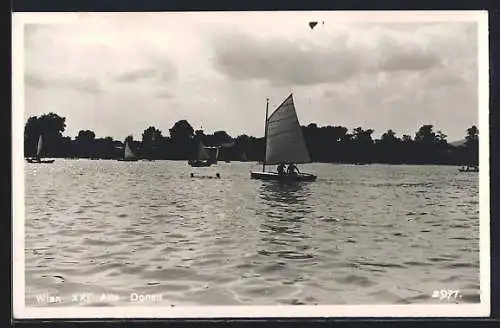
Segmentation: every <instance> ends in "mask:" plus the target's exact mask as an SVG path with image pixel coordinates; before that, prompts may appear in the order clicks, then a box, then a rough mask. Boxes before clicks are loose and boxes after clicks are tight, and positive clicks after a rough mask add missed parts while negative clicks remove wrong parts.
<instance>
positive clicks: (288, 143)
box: [250, 94, 316, 181]
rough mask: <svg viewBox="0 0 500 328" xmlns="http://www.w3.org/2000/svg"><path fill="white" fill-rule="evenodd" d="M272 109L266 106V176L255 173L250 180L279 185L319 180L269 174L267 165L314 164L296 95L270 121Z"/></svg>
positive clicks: (312, 177) (252, 173)
mask: <svg viewBox="0 0 500 328" xmlns="http://www.w3.org/2000/svg"><path fill="white" fill-rule="evenodd" d="M268 108H269V100H268V101H267V104H266V121H265V122H266V123H265V132H264V134H265V140H266V147H265V156H264V158H265V160H264V162H263V163H262V172H258V171H257V172H251V174H250V177H251V178H252V179H260V180H278V181H314V180H316V176H315V175H313V174H309V173H301V172H296V173H292V174H288V173H287V174H284V173H282V174H280V173H278V172H266V171H265V167H266V164H267V165H277V164H280V163H284V164H302V163H310V162H311V158H310V157H309V152H308V151H307V147H306V144H305V141H304V136H303V134H302V130H301V128H300V124H299V120H298V118H297V113H296V111H295V106H294V104H293V95H292V94H290V95H289V96H288V98H286V99H285V101H284V102H283V103H282V104H281V105H280V106H278V108H276V110H275V111H274V112H273V113H272V114H271V115H270V116H269V117H268V116H267V113H268Z"/></svg>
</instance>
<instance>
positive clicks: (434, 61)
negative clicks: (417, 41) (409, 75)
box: [378, 46, 441, 72]
mask: <svg viewBox="0 0 500 328" xmlns="http://www.w3.org/2000/svg"><path fill="white" fill-rule="evenodd" d="M391 48H392V49H391ZM391 48H385V51H384V52H386V53H388V54H387V56H382V57H381V59H380V60H379V62H378V68H379V69H380V70H382V71H389V72H390V71H423V70H429V69H432V68H435V67H438V66H440V65H441V58H439V56H438V55H437V54H435V53H432V52H430V51H429V50H422V49H419V48H417V47H413V48H409V47H398V46H393V47H391ZM391 52H392V53H391Z"/></svg>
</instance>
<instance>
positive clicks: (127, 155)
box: [124, 141, 135, 159]
mask: <svg viewBox="0 0 500 328" xmlns="http://www.w3.org/2000/svg"><path fill="white" fill-rule="evenodd" d="M124 157H125V158H127V159H129V158H135V154H134V152H133V151H132V149H131V148H130V145H129V144H128V141H127V142H125V155H124Z"/></svg>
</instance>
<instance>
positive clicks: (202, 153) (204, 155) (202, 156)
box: [198, 142, 210, 161]
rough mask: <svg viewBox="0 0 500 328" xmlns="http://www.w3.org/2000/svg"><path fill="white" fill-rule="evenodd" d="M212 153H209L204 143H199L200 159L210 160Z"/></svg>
mask: <svg viewBox="0 0 500 328" xmlns="http://www.w3.org/2000/svg"><path fill="white" fill-rule="evenodd" d="M209 159H210V155H209V154H208V152H207V150H206V149H205V146H204V145H203V143H201V142H200V143H199V144H198V160H200V161H204V160H209Z"/></svg>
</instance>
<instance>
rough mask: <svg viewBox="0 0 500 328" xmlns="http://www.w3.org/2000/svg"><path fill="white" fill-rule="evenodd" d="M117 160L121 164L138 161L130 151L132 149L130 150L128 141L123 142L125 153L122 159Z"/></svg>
mask: <svg viewBox="0 0 500 328" xmlns="http://www.w3.org/2000/svg"><path fill="white" fill-rule="evenodd" d="M118 160H119V161H123V162H135V161H138V160H139V159H138V158H137V156H135V154H134V152H133V151H132V148H130V145H129V140H127V141H126V142H125V152H124V154H123V158H119V159H118Z"/></svg>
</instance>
